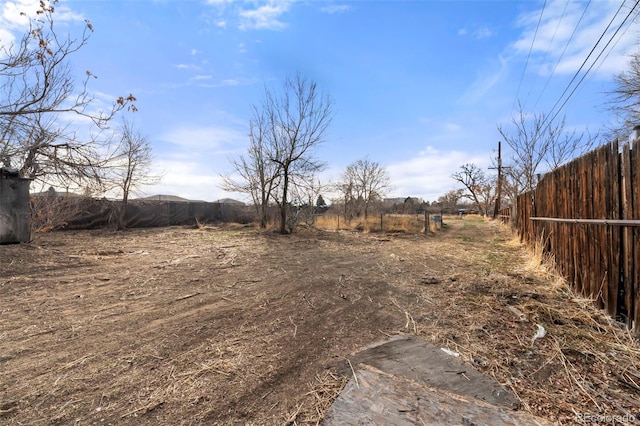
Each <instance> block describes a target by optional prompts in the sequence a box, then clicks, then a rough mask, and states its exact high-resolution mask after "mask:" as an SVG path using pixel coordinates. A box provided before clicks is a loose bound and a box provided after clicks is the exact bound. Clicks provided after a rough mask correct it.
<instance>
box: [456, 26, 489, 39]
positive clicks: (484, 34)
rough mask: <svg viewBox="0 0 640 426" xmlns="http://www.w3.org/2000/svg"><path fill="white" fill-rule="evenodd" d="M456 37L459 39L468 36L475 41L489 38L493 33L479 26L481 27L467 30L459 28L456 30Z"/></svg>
mask: <svg viewBox="0 0 640 426" xmlns="http://www.w3.org/2000/svg"><path fill="white" fill-rule="evenodd" d="M458 35H459V36H461V37H464V36H468V35H470V36H471V37H473V38H475V39H476V40H482V39H485V38H490V37H492V36H493V31H492V30H491V29H490V28H489V27H487V26H486V25H485V26H481V27H475V28H473V29H469V28H460V29H459V30H458Z"/></svg>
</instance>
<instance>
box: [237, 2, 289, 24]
mask: <svg viewBox="0 0 640 426" xmlns="http://www.w3.org/2000/svg"><path fill="white" fill-rule="evenodd" d="M289 6H290V3H289V2H288V1H277V2H276V1H271V2H269V3H267V4H263V5H261V6H258V7H257V8H255V9H243V10H240V12H239V16H240V18H241V22H240V25H239V26H238V28H239V29H241V30H282V29H284V28H286V27H287V24H286V23H285V22H283V21H282V20H281V19H280V17H281V16H282V15H283V14H284V13H285V12H287V11H288V10H289Z"/></svg>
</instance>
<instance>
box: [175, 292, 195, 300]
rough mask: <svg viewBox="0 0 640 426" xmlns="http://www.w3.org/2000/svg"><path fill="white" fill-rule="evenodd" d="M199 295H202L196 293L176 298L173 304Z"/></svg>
mask: <svg viewBox="0 0 640 426" xmlns="http://www.w3.org/2000/svg"><path fill="white" fill-rule="evenodd" d="M200 294H202V293H200V292H198V293H193V294H187V295H186V296H182V297H178V298H177V299H175V300H174V302H179V301H181V300H186V299H191V298H192V297H196V296H198V295H200Z"/></svg>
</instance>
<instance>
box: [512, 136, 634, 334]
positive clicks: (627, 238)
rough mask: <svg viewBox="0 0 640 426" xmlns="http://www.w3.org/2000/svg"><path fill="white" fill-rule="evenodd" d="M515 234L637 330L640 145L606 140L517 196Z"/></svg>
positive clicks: (611, 312)
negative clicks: (541, 249)
mask: <svg viewBox="0 0 640 426" xmlns="http://www.w3.org/2000/svg"><path fill="white" fill-rule="evenodd" d="M513 220H514V222H513V223H514V225H515V226H516V228H517V230H518V232H519V234H520V237H521V238H522V239H523V240H526V241H528V242H529V243H531V244H535V243H539V244H541V245H542V247H543V250H544V252H546V253H549V254H551V255H552V256H553V259H554V260H555V263H556V266H557V268H558V270H559V271H560V272H561V273H562V275H563V276H564V277H565V278H566V279H567V280H568V281H569V282H570V283H571V285H572V286H573V287H574V289H576V290H577V291H578V292H580V293H581V294H583V295H584V296H586V297H588V298H591V299H594V300H595V302H596V304H597V305H598V306H599V307H600V308H602V309H605V310H606V311H607V313H608V314H609V315H611V316H612V317H614V318H616V319H618V320H621V321H624V322H625V323H626V324H627V326H628V327H629V328H631V329H633V330H634V333H635V335H636V336H638V335H640V326H638V325H639V324H640V323H639V321H640V247H639V246H640V144H639V143H638V141H634V142H633V144H632V145H631V144H624V145H623V147H622V149H621V150H619V146H618V142H617V141H616V142H612V143H610V144H607V145H604V146H602V147H600V148H598V149H596V150H594V151H592V152H590V153H588V154H586V155H584V156H582V157H580V158H577V159H575V160H573V161H572V162H571V163H568V164H566V165H564V166H562V167H561V168H559V169H557V170H555V171H553V172H551V173H548V174H546V175H545V176H544V177H543V178H542V179H541V180H540V182H539V183H538V185H537V187H536V189H535V190H534V191H531V192H528V193H525V194H522V195H520V196H519V197H518V199H517V206H516V217H515V218H513Z"/></svg>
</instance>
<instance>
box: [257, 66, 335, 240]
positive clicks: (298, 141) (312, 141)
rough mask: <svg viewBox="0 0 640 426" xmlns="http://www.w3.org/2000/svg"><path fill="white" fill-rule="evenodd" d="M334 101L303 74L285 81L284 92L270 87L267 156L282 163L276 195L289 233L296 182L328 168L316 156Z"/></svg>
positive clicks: (282, 224) (282, 228)
mask: <svg viewBox="0 0 640 426" xmlns="http://www.w3.org/2000/svg"><path fill="white" fill-rule="evenodd" d="M332 106H333V102H332V101H331V99H330V98H329V97H328V95H324V94H322V93H320V91H319V89H318V86H317V84H316V83H315V82H314V81H310V80H307V79H306V78H304V77H302V76H301V75H300V74H296V75H295V76H294V77H289V78H287V79H286V80H285V82H284V87H283V91H282V93H281V94H279V95H278V94H276V93H274V92H273V91H271V90H268V89H267V90H266V92H265V100H264V103H263V105H262V108H263V112H264V114H265V117H266V122H267V129H268V133H267V135H266V137H267V141H268V143H267V145H268V153H267V157H266V158H267V159H268V160H269V161H271V162H272V163H275V164H276V165H277V166H278V167H279V171H280V173H279V176H280V178H281V182H280V185H279V188H278V189H279V191H277V192H274V193H273V194H272V198H273V199H274V200H275V202H276V204H277V205H278V207H279V208H280V233H282V234H285V233H287V215H288V212H289V208H290V203H289V191H290V189H291V185H292V184H296V182H304V181H305V180H309V179H311V178H313V176H315V174H316V173H317V172H319V171H320V170H322V169H323V168H324V164H323V163H322V162H320V161H318V160H317V159H316V158H315V156H314V150H315V148H316V147H317V146H318V145H320V144H321V143H322V142H323V140H324V137H325V135H326V132H327V130H328V128H329V125H330V124H331V120H332V119H333V111H332Z"/></svg>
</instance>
